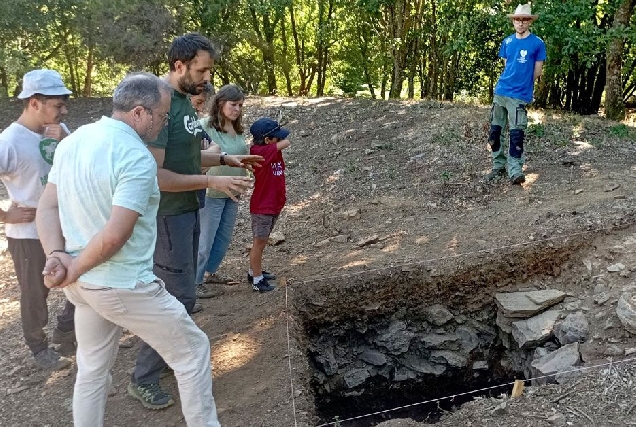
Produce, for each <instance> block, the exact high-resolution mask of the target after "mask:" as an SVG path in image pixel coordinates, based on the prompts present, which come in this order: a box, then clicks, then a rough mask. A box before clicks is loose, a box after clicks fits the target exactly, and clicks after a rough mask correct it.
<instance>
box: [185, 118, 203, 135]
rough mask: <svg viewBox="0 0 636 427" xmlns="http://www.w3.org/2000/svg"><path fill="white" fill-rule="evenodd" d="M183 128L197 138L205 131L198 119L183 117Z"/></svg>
mask: <svg viewBox="0 0 636 427" xmlns="http://www.w3.org/2000/svg"><path fill="white" fill-rule="evenodd" d="M183 126H184V127H185V130H187V131H188V133H191V134H192V135H194V136H197V134H198V133H200V132H202V131H203V128H202V127H201V124H200V123H199V121H198V120H197V118H196V117H192V116H183Z"/></svg>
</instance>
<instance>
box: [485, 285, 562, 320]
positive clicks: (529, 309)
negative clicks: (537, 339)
mask: <svg viewBox="0 0 636 427" xmlns="http://www.w3.org/2000/svg"><path fill="white" fill-rule="evenodd" d="M564 298H565V292H561V291H559V290H556V289H546V290H542V291H528V292H507V293H497V294H495V302H496V303H497V307H499V310H501V311H502V313H503V315H504V316H506V317H518V318H522V319H527V318H528V317H532V316H534V315H535V314H537V313H540V312H542V311H544V310H545V309H547V308H549V307H551V306H553V305H555V304H558V303H560V302H561V301H563V299H564Z"/></svg>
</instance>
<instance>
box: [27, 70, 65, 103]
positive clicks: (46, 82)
mask: <svg viewBox="0 0 636 427" xmlns="http://www.w3.org/2000/svg"><path fill="white" fill-rule="evenodd" d="M71 93H73V92H71V91H70V90H68V89H67V88H66V86H64V82H63V81H62V76H60V73H58V72H57V71H53V70H33V71H29V72H28V73H26V74H25V75H24V77H23V78H22V92H20V95H18V99H27V98H31V97H32V96H33V95H35V94H40V95H48V96H63V95H70V94H71Z"/></svg>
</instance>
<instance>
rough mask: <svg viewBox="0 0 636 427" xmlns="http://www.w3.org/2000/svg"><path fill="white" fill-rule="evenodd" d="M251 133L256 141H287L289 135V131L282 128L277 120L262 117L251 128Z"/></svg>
mask: <svg viewBox="0 0 636 427" xmlns="http://www.w3.org/2000/svg"><path fill="white" fill-rule="evenodd" d="M250 133H251V134H252V136H253V137H254V139H255V140H263V139H265V138H266V137H268V138H278V139H285V138H287V136H288V135H289V130H288V129H285V128H284V127H281V125H279V124H278V122H277V121H276V120H272V119H270V118H267V117H261V118H260V119H258V120H256V121H255V122H254V123H253V124H252V126H250Z"/></svg>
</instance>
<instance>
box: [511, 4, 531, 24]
mask: <svg viewBox="0 0 636 427" xmlns="http://www.w3.org/2000/svg"><path fill="white" fill-rule="evenodd" d="M506 16H508V18H510V19H515V18H529V19H532V20H533V21H534V20H535V19H537V18H538V17H539V15H533V14H532V10H531V7H530V3H528V4H520V5H519V6H517V8H516V9H515V13H509V14H508V15H506Z"/></svg>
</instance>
